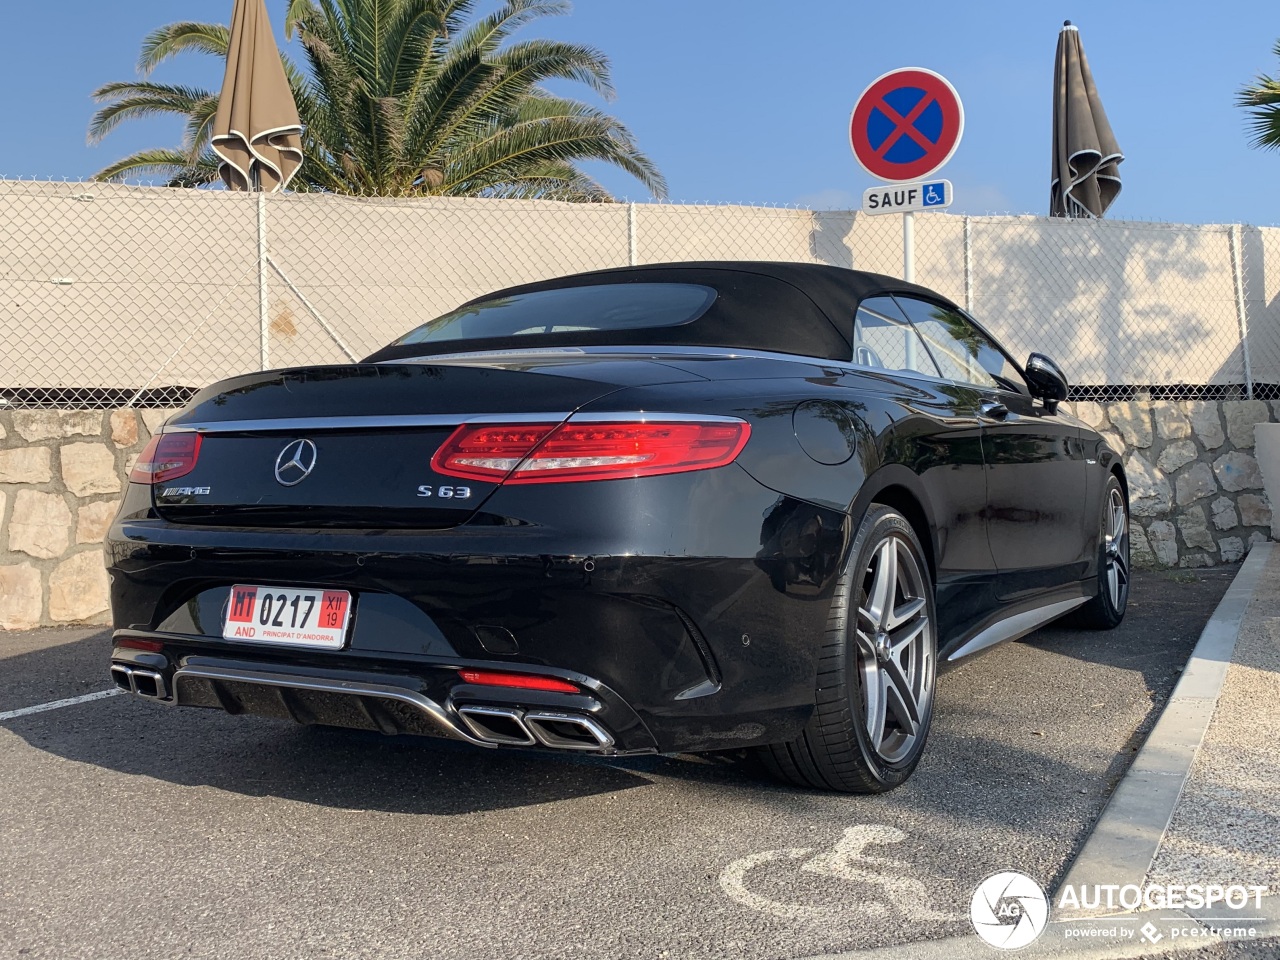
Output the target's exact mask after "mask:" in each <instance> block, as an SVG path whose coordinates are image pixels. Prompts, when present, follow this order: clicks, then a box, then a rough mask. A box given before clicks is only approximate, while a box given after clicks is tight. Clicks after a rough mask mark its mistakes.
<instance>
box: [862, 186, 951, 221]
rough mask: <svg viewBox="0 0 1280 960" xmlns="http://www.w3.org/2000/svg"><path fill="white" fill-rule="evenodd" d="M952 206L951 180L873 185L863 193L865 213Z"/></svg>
mask: <svg viewBox="0 0 1280 960" xmlns="http://www.w3.org/2000/svg"><path fill="white" fill-rule="evenodd" d="M949 206H951V181H950V180H931V181H929V182H928V183H901V184H898V183H895V184H886V185H884V186H879V187H871V188H869V189H868V190H867V191H866V192H865V193H863V194H862V210H863V212H864V213H872V214H876V213H908V212H914V211H916V210H929V209H932V208H934V207H937V208H939V209H940V208H942V207H949Z"/></svg>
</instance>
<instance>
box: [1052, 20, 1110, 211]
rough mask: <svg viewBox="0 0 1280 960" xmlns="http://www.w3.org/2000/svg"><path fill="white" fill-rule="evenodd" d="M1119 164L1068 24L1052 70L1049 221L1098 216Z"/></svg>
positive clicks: (1080, 50)
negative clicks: (1061, 218)
mask: <svg viewBox="0 0 1280 960" xmlns="http://www.w3.org/2000/svg"><path fill="white" fill-rule="evenodd" d="M1122 160H1124V154H1123V153H1121V152H1120V145H1119V144H1118V143H1116V137H1115V134H1113V133H1112V132H1111V124H1110V123H1108V122H1107V112H1106V111H1105V110H1103V109H1102V101H1101V100H1100V99H1099V98H1098V88H1097V87H1095V86H1094V84H1093V74H1092V73H1091V72H1090V70H1089V61H1088V60H1087V59H1085V55H1084V48H1083V47H1082V46H1081V45H1080V31H1079V30H1077V29H1076V28H1075V27H1073V26H1072V25H1071V21H1070V20H1068V21H1067V22H1066V24H1065V25H1064V26H1063V28H1062V32H1061V33H1059V34H1058V56H1057V60H1056V62H1055V64H1054V69H1053V174H1052V176H1053V183H1052V184H1051V186H1050V187H1049V216H1051V217H1101V216H1102V215H1103V214H1104V213H1106V212H1107V208H1108V207H1109V206H1111V204H1112V203H1113V202H1114V201H1115V199H1116V197H1118V196H1119V195H1120V162H1121V161H1122Z"/></svg>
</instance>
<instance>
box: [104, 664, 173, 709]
mask: <svg viewBox="0 0 1280 960" xmlns="http://www.w3.org/2000/svg"><path fill="white" fill-rule="evenodd" d="M111 679H112V680H113V681H115V685H116V686H117V687H119V688H120V689H121V690H126V691H128V692H129V693H132V694H136V695H137V696H139V697H145V698H146V699H148V700H165V699H167V698H168V696H169V690H168V688H167V687H166V686H165V682H164V675H163V674H161V673H158V672H157V671H155V670H147V669H144V668H142V667H130V666H128V665H126V664H123V663H113V664H112V665H111Z"/></svg>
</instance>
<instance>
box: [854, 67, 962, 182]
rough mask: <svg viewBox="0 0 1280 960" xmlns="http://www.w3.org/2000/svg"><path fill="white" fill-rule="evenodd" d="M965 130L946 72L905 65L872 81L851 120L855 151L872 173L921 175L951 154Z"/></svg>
mask: <svg viewBox="0 0 1280 960" xmlns="http://www.w3.org/2000/svg"><path fill="white" fill-rule="evenodd" d="M962 133H964V106H963V105H962V104H961V103H960V95H959V94H958V93H956V89H955V87H953V86H952V85H951V84H950V83H949V82H948V81H947V79H946V78H945V77H943V76H941V75H940V74H937V73H934V72H933V71H932V70H926V69H925V68H924V67H903V68H900V69H898V70H890V71H889V72H888V73H886V74H883V75H881V76H879V77H877V78H876V79H875V80H873V81H871V84H870V86H868V87H867V89H866V90H864V91H863V92H862V96H860V97H858V102H857V103H856V104H855V105H854V108H853V116H852V117H851V118H850V121H849V143H850V145H851V146H852V147H853V155H854V157H856V158H857V160H858V162H859V163H860V164H862V166H863V169H865V170H866V171H867V173H869V174H871V175H872V176H873V177H878V178H879V179H881V180H890V181H893V182H904V181H907V180H920V179H923V178H925V177H927V176H929V174H931V173H933V172H934V171H935V170H937V169H938V168H939V167H941V166H942V165H943V164H944V163H946V162H947V161H948V160H950V159H951V155H952V154H953V153H955V152H956V147H958V146H959V145H960V136H961V134H962Z"/></svg>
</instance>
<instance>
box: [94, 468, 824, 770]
mask: <svg viewBox="0 0 1280 960" xmlns="http://www.w3.org/2000/svg"><path fill="white" fill-rule="evenodd" d="M768 497H769V501H768V502H769V503H770V505H771V506H774V507H775V509H774V511H773V512H772V513H771V512H770V511H768V510H766V511H764V513H766V514H768V515H769V517H770V519H769V521H768V522H769V523H770V524H771V526H768V527H767V530H768V531H770V532H769V533H768V535H762V534H761V532H760V527H759V526H757V528H756V535H755V536H748V537H747V538H743V537H742V536H741V531H737V532H735V536H737V537H738V539H739V540H742V539H748V540H754V541H755V545H756V549H757V551H758V552H755V553H754V554H752V555H746V556H743V555H741V554H742V553H745V552H746V551H743V550H739V551H737V553H738V555H736V556H734V555H728V556H724V555H722V556H707V555H695V554H693V552H692V550H691V549H683V548H682V547H681V545H680V544H679V543H678V542H676V541H677V539H678V538H676V537H673V536H672V531H669V530H668V531H664V537H665V540H666V542H665V543H664V546H665V547H667V548H669V549H670V552H669V553H667V554H665V555H659V554H657V553H656V552H653V553H648V554H641V553H628V552H624V547H625V545H624V544H622V543H620V542H619V541H618V540H617V539H612V538H609V537H608V536H606V535H600V536H598V537H597V538H596V539H595V541H594V542H588V543H584V542H583V538H581V537H575V538H573V542H574V544H575V546H577V550H576V551H573V552H571V551H570V550H568V549H566V547H565V545H564V544H562V543H559V542H557V538H555V537H554V536H553V535H551V534H550V533H549V532H548V531H547V530H546V529H545V528H543V529H538V528H536V527H525V528H519V527H517V528H512V527H493V526H483V525H476V526H471V525H465V526H462V527H457V528H453V529H451V530H442V531H426V532H419V531H413V532H408V531H398V532H384V531H379V532H377V534H376V536H375V535H374V532H373V531H331V530H301V529H294V530H287V531H278V530H261V529H253V528H218V527H206V526H194V525H184V524H173V523H169V522H165V521H163V520H159V519H157V518H155V517H154V516H151V517H145V516H142V517H139V516H134V517H126V518H123V519H121V520H119V521H117V523H116V524H115V525H114V526H113V528H112V530H111V532H110V534H109V536H108V545H107V546H108V550H107V554H108V566H109V569H110V573H111V578H112V584H111V591H112V609H113V617H114V623H115V628H116V629H115V636H116V639H117V644H118V643H119V641H120V640H124V639H127V638H137V639H145V640H151V641H153V642H155V643H158V644H159V645H160V651H159V652H148V651H143V650H136V649H131V648H129V647H122V646H119V645H117V647H116V650H115V653H114V654H113V662H115V663H118V664H120V665H121V666H126V667H129V668H131V669H133V668H137V669H141V670H151V671H154V672H155V673H156V674H157V675H158V678H159V683H160V684H161V685H162V686H163V688H164V691H165V696H163V697H160V698H156V699H163V700H164V701H165V702H168V703H174V704H178V705H190V706H205V707H218V708H222V709H226V710H230V711H231V712H233V713H241V712H243V713H254V714H260V715H266V716H276V717H281V718H284V719H293V720H297V721H300V722H304V723H326V724H333V725H338V726H355V727H363V728H366V729H375V730H383V731H384V732H396V733H399V732H408V733H421V734H425V735H435V736H447V737H451V738H454V739H459V740H464V741H468V742H473V743H475V742H477V741H481V742H484V738H483V737H480V736H477V735H476V726H475V724H474V723H469V722H468V721H467V719H466V714H465V712H464V711H461V710H460V708H463V707H466V706H467V705H479V706H487V707H492V708H494V709H497V710H503V711H508V712H511V711H514V712H515V715H514V716H508V720H509V721H510V722H507V721H504V720H501V719H498V720H495V723H497V724H498V725H499V726H500V727H501V728H502V732H505V733H508V734H510V736H509V737H507V738H498V740H497V742H498V743H499V744H500V745H503V746H513V747H514V746H527V747H530V748H534V747H541V746H548V745H553V746H561V747H562V748H565V749H573V748H572V747H563V745H561V744H548V743H547V742H546V741H547V739H550V738H540V737H539V736H538V728H537V727H536V725H535V727H533V728H532V729H531V728H530V727H529V725H528V723H526V722H525V716H526V715H527V714H528V713H529V712H530V711H533V712H535V713H536V712H538V711H545V712H550V713H553V714H554V713H556V712H560V713H564V714H566V715H569V716H573V717H581V718H585V719H587V720H590V721H593V722H598V724H599V726H600V728H601V730H602V731H604V733H605V734H606V735H607V736H606V737H604V738H597V742H596V744H595V745H594V746H589V745H587V746H583V747H581V748H582V749H588V748H590V749H595V750H597V752H603V753H609V752H616V753H637V752H653V751H655V750H657V751H660V752H679V751H698V750H715V749H733V748H738V747H745V746H750V745H755V744H760V743H770V742H777V741H780V740H785V739H789V738H791V737H793V736H794V735H795V734H796V733H797V732H798V731H799V729H800V728H801V727H802V726H803V725H804V723H805V722H806V721H807V719H808V717H809V715H810V713H811V711H812V707H813V698H814V678H815V676H816V660H815V657H816V650H817V647H818V645H819V643H820V640H821V637H822V633H823V630H824V627H825V623H826V618H827V613H828V610H829V598H830V586H831V583H830V580H831V578H832V577H831V573H832V572H834V571H835V570H836V569H838V565H839V564H838V560H839V556H838V555H839V551H840V550H841V549H842V546H843V533H844V530H843V515H840V514H831V513H830V512H829V511H822V510H821V509H820V508H814V507H810V506H808V505H806V504H797V502H795V501H785V502H784V503H783V508H784V509H785V510H786V511H789V513H788V514H787V519H785V520H784V521H779V519H778V515H777V514H778V509H777V504H778V502H779V501H778V498H777V495H776V494H772V493H769V494H768ZM746 506H747V508H748V510H751V509H753V508H754V507H755V506H756V505H755V504H747V505H746ZM744 514H745V515H747V516H750V513H747V511H744ZM792 514H794V515H795V519H794V521H793V520H792V519H790V518H791V515H792ZM760 515H761V514H760V513H755V516H756V517H757V521H756V522H757V524H759V519H758V518H759V517H760ZM795 530H804V531H807V532H806V534H805V535H804V536H797V535H793V533H792V532H793V531H795ZM693 536H696V537H697V538H699V539H700V540H701V541H705V539H706V535H705V532H696V533H695V534H693ZM698 545H701V546H705V542H704V543H701V544H698ZM648 546H650V547H652V544H648ZM689 546H690V547H691V546H693V544H690V545H689ZM584 547H585V549H584ZM587 551H591V552H587ZM235 583H258V584H266V585H277V584H278V585H299V586H311V587H324V588H329V589H345V590H349V591H351V592H352V594H353V596H354V608H353V612H352V620H351V625H350V632H349V634H348V642H347V644H346V646H345V647H344V648H343V649H341V650H336V651H328V650H299V649H295V648H280V647H272V646H268V645H261V644H251V643H241V642H233V641H227V640H224V639H223V638H222V636H221V633H222V623H223V620H224V618H225V606H226V603H227V600H228V597H229V592H230V587H231V585H232V584H235ZM464 667H473V668H484V669H496V670H521V671H525V672H532V673H541V674H545V675H547V676H553V677H557V678H561V679H566V680H568V681H570V682H572V683H575V684H578V685H579V686H580V687H582V688H583V690H584V693H583V695H582V696H581V697H578V696H575V695H567V694H551V693H542V692H536V693H535V692H533V691H505V690H499V689H498V688H492V687H486V688H482V689H477V688H475V687H469V686H468V685H466V684H463V683H461V681H460V678H459V675H458V671H459V670H460V669H462V668H464ZM218 671H222V672H223V673H224V674H227V676H223V677H221V678H219V677H217V676H212V675H211V674H213V673H217V672H218ZM250 675H251V676H250ZM121 680H123V681H124V683H122V684H121V685H122V686H127V682H128V678H127V676H125V675H123V673H122V672H121V676H120V677H118V678H117V681H118V682H119V681H121ZM342 684H346V685H347V686H346V687H342V686H341V685H342ZM335 685H336V687H335ZM144 686H147V687H148V689H149V688H150V682H145V683H144ZM321 687H323V689H321ZM386 687H390V688H393V689H391V690H390V691H388V690H385V689H383V688H386ZM361 691H363V692H361ZM415 698H422V699H423V700H425V701H427V702H425V703H424V702H421V701H418V700H416V699H415ZM576 701H580V702H576ZM495 716H497V715H495ZM477 722H480V723H483V720H482V719H481V720H479V721H477ZM522 726H523V728H524V730H525V731H526V732H527V733H528V737H526V736H525V734H524V733H520V732H518V731H519V730H520V729H521V727H522ZM578 728H580V729H581V730H583V731H585V732H584V733H583V736H584V737H592V738H594V737H595V734H594V733H593V732H592V730H591V728H590V726H589V725H584V724H578ZM557 729H560V730H561V732H572V730H571V729H570V728H569V727H563V726H562V727H559V728H557ZM513 731H516V732H513ZM529 738H532V739H533V741H534V742H533V743H526V742H520V743H516V742H509V741H510V740H520V741H525V740H527V739H529ZM585 743H586V741H585V740H584V744H585ZM486 745H492V742H489V743H486Z"/></svg>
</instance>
